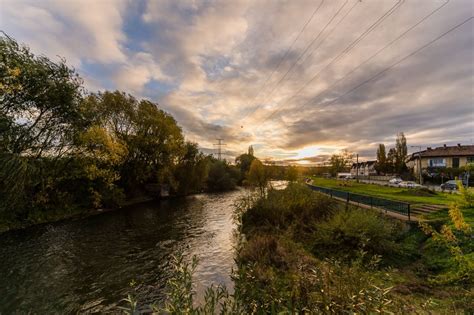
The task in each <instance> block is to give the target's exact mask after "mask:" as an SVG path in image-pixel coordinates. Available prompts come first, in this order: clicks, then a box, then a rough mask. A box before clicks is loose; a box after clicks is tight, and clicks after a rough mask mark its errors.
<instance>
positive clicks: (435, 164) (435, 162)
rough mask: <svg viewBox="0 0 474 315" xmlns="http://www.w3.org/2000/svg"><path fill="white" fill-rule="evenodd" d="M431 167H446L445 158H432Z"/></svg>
mask: <svg viewBox="0 0 474 315" xmlns="http://www.w3.org/2000/svg"><path fill="white" fill-rule="evenodd" d="M430 167H446V160H445V159H431V160H430Z"/></svg>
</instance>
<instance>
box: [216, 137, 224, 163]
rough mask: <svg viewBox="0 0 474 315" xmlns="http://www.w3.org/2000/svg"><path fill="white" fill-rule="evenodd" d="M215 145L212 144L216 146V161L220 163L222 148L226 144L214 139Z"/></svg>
mask: <svg viewBox="0 0 474 315" xmlns="http://www.w3.org/2000/svg"><path fill="white" fill-rule="evenodd" d="M216 140H217V143H214V145H215V146H217V159H218V160H219V161H220V160H222V147H223V146H226V144H224V143H222V141H224V139H216Z"/></svg>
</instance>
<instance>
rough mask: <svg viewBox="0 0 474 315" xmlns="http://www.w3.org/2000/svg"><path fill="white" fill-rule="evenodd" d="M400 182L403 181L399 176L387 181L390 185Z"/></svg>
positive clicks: (396, 184)
mask: <svg viewBox="0 0 474 315" xmlns="http://www.w3.org/2000/svg"><path fill="white" fill-rule="evenodd" d="M401 182H403V179H401V178H400V177H394V178H392V179H391V180H389V181H388V184H389V185H390V186H398V184H400V183H401Z"/></svg>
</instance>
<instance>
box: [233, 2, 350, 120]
mask: <svg viewBox="0 0 474 315" xmlns="http://www.w3.org/2000/svg"><path fill="white" fill-rule="evenodd" d="M348 1H349V0H346V1H345V2H344V3H343V4H342V6H341V7H340V8H339V10H337V11H336V13H335V14H334V15H333V16H332V17H331V19H330V20H329V21H328V22H327V23H326V25H325V26H324V28H323V29H322V30H321V31H320V32H319V33H318V35H317V36H316V37H315V38H313V40H312V41H311V43H309V45H307V46H306V48H305V49H304V50H303V52H302V53H301V54H300V55H299V56H298V59H297V60H296V61H295V62H294V63H293V64H292V65H291V66H290V68H289V69H288V70H287V71H286V73H285V74H284V75H283V77H282V78H281V79H280V80H279V81H278V82H277V83H276V84H275V86H274V88H273V89H272V90H271V91H270V93H269V94H267V96H265V97H266V98H265V101H266V100H267V99H268V96H270V95H271V94H272V93H273V91H275V89H276V87H277V86H278V85H279V84H280V83H281V82H283V80H284V79H285V78H286V76H287V75H288V73H290V71H291V70H292V69H293V68H294V67H295V66H296V64H297V63H298V62H299V61H300V60H301V58H302V57H303V55H304V54H305V53H306V52H307V51H308V49H309V48H310V47H311V46H312V45H313V44H314V43H315V42H316V41H317V40H318V39H319V37H320V36H321V34H322V33H323V32H324V31H325V30H326V28H327V27H328V26H329V25H330V24H331V23H332V21H333V20H334V19H335V18H336V16H337V15H338V14H339V13H340V12H341V10H342V9H343V8H344V7H345V6H346V4H347V2H348ZM357 3H358V2H356V3H355V4H357ZM354 6H355V5H354ZM354 6H353V7H354ZM353 7H352V8H353ZM352 8H351V10H352ZM349 12H350V11H349ZM346 16H347V14H346ZM344 17H345V16H344ZM339 23H340V22H339ZM259 94H260V92H259ZM257 109H258V107H257V108H256V109H255V110H253V111H252V112H250V113H248V114H246V115H245V116H244V117H243V118H241V119H240V121H243V120H245V119H246V118H248V117H249V116H250V115H253V114H254V113H255V112H256V111H257Z"/></svg>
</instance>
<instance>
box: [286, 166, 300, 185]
mask: <svg viewBox="0 0 474 315" xmlns="http://www.w3.org/2000/svg"><path fill="white" fill-rule="evenodd" d="M286 180H287V181H289V182H296V181H297V180H298V169H297V168H296V166H288V168H287V170H286Z"/></svg>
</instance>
